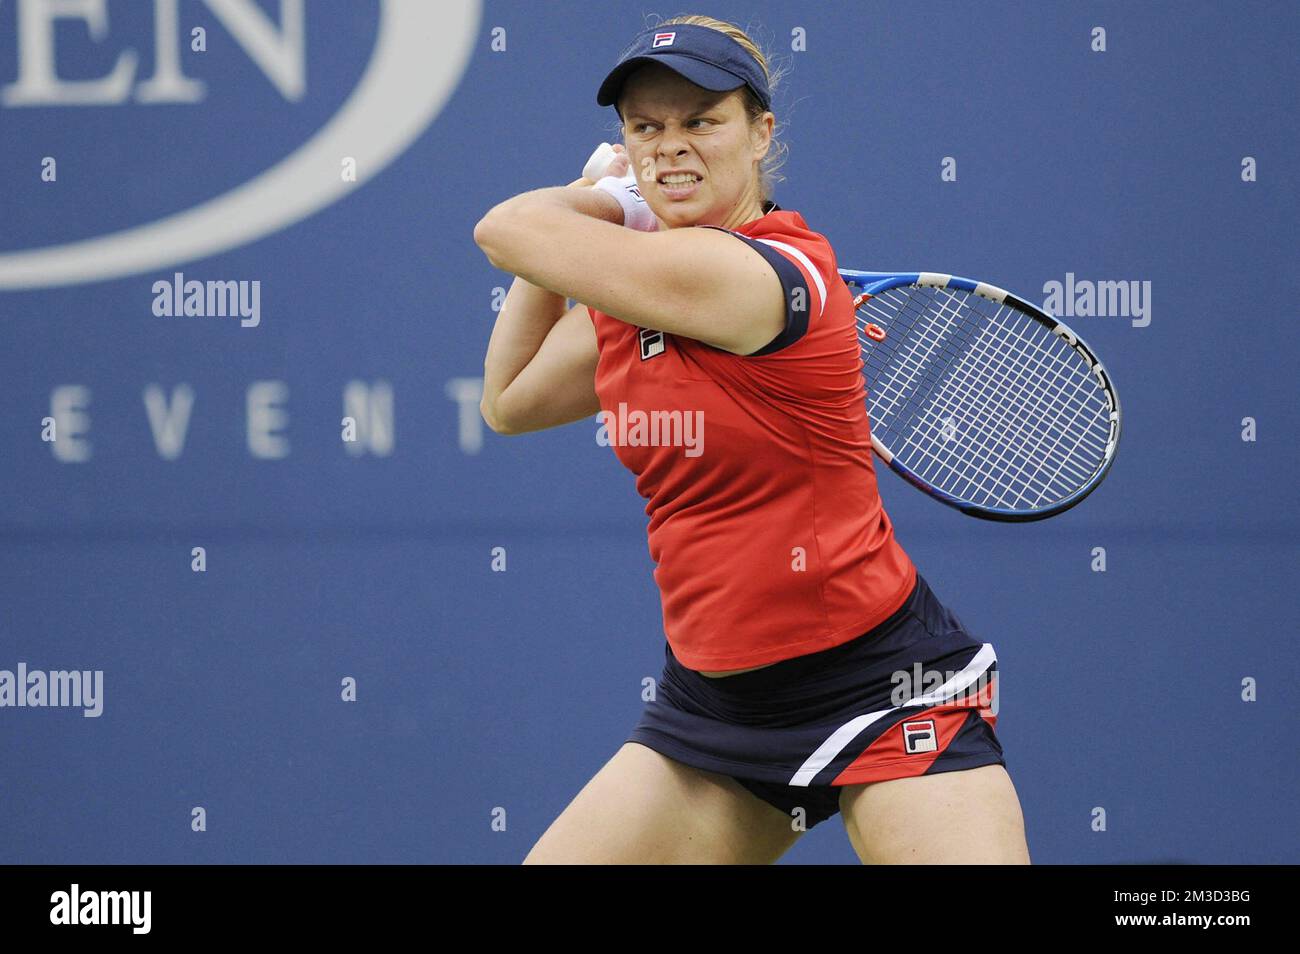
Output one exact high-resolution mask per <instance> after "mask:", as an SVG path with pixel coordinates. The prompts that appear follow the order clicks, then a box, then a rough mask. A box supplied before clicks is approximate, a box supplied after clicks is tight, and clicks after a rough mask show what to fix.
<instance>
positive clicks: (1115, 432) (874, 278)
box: [839, 268, 1120, 523]
mask: <svg viewBox="0 0 1300 954" xmlns="http://www.w3.org/2000/svg"><path fill="white" fill-rule="evenodd" d="M839 273H840V278H842V279H843V280H844V282H845V284H847V285H849V286H850V288H856V289H857V291H858V293H857V294H855V295H854V307H853V310H854V315H855V319H856V314H857V311H858V309H859V308H860V307H861V306H862V303H863V301H865V300H866V298H867V297H871V298H874V297H876V296H877V295H879V294H881V293H882V292H886V291H888V290H889V289H891V288H898V287H901V286H911V285H918V286H921V287H928V288H956V289H960V290H962V291H967V292H972V293H974V294H976V295H979V296H980V297H981V298H987V299H989V300H990V301H994V302H997V303H998V304H1001V305H1006V306H1008V307H1010V308H1014V309H1016V310H1017V311H1019V312H1022V313H1023V314H1025V315H1026V316H1028V317H1030V318H1032V319H1034V320H1035V321H1037V322H1039V323H1040V324H1042V325H1043V326H1045V327H1046V328H1047V330H1048V331H1050V332H1051V333H1052V334H1054V335H1056V336H1057V337H1059V338H1060V339H1062V340H1063V341H1065V342H1066V344H1068V345H1070V347H1071V348H1073V349H1074V350H1075V351H1076V352H1077V353H1078V354H1079V356H1080V357H1081V358H1082V359H1083V360H1084V362H1085V363H1086V364H1087V366H1088V368H1089V370H1090V371H1091V373H1092V375H1093V377H1095V378H1096V379H1097V383H1098V385H1099V386H1100V387H1101V389H1102V393H1103V394H1104V395H1105V397H1106V401H1107V404H1108V406H1109V419H1110V433H1109V435H1108V437H1107V440H1106V449H1105V452H1104V454H1103V456H1102V462H1101V464H1100V466H1098V468H1097V471H1096V472H1095V473H1094V474H1093V475H1092V477H1091V478H1089V480H1088V482H1087V483H1086V484H1084V485H1083V486H1082V487H1080V488H1079V489H1078V490H1076V491H1075V492H1074V493H1072V494H1070V495H1069V496H1067V497H1064V498H1062V499H1060V500H1058V501H1055V502H1054V503H1052V504H1051V505H1049V506H1046V507H1037V508H1034V509H1031V510H1019V509H1014V508H1007V507H989V506H985V505H982V504H976V503H973V502H971V501H969V500H964V499H962V498H960V497H956V496H954V495H952V494H950V493H948V492H947V491H944V490H941V489H939V488H938V487H935V486H933V485H931V484H930V483H929V482H927V481H926V480H924V479H923V478H922V477H921V476H920V475H918V474H917V473H916V472H915V471H913V470H912V469H911V468H909V467H908V466H907V465H906V464H904V463H902V461H900V460H898V459H897V458H896V457H895V455H894V454H893V453H892V452H891V451H890V450H889V448H887V447H885V445H884V444H882V443H881V442H880V440H879V438H877V437H876V433H875V429H874V428H873V429H872V431H871V446H872V448H873V449H874V450H875V452H876V454H878V455H879V456H880V459H881V460H883V461H884V462H885V463H886V464H888V465H889V467H890V469H891V470H893V471H894V472H895V473H896V474H898V475H899V476H900V477H902V478H903V479H904V480H906V481H907V482H908V483H910V484H911V485H912V486H914V487H916V488H917V489H918V490H921V491H924V492H925V493H927V494H929V495H930V496H931V497H934V498H935V499H936V500H938V501H939V502H941V503H944V504H947V505H948V506H950V507H955V508H956V509H958V510H960V511H961V512H962V513H965V514H969V515H970V516H972V517H980V518H982V519H985V520H997V521H1003V522H1012V523H1026V522H1029V521H1033V520H1043V519H1045V518H1047V517H1054V516H1056V515H1058V514H1061V513H1064V512H1065V511H1067V510H1069V509H1070V508H1071V507H1074V506H1075V505H1077V504H1078V503H1079V502H1080V501H1082V500H1083V499H1084V498H1085V497H1087V496H1088V495H1089V494H1090V493H1092V492H1093V491H1094V490H1096V489H1097V487H1098V485H1100V484H1101V482H1102V480H1104V479H1105V477H1106V475H1107V474H1108V473H1109V472H1110V467H1111V464H1112V463H1114V460H1115V452H1116V450H1117V449H1118V448H1119V434H1120V404H1119V394H1118V393H1117V392H1116V391H1115V385H1114V382H1113V381H1111V378H1110V374H1109V373H1108V372H1107V371H1106V369H1105V367H1104V366H1103V365H1102V363H1101V361H1100V360H1099V359H1098V357H1097V353H1096V352H1095V351H1093V350H1092V349H1091V348H1090V347H1088V345H1087V343H1086V342H1084V340H1083V339H1082V338H1080V337H1079V336H1078V335H1077V334H1075V332H1074V331H1073V330H1072V329H1071V328H1069V327H1068V326H1067V325H1066V324H1065V323H1064V322H1063V321H1061V320H1060V319H1058V318H1056V317H1055V316H1053V315H1051V314H1049V313H1047V312H1046V311H1044V310H1043V309H1042V308H1039V307H1038V306H1037V305H1035V304H1033V303H1032V302H1029V301H1026V300H1025V299H1023V298H1021V297H1020V296H1018V295H1013V294H1012V293H1011V292H1009V291H1006V290H1005V289H1003V288H999V287H998V286H996V285H990V284H988V283H987V282H977V281H974V280H972V279H969V278H962V277H961V276H959V275H947V274H944V273H942V272H867V271H861V270H860V269H855V268H841V269H839ZM855 323H856V321H855ZM858 340H859V345H860V346H861V345H862V344H863V335H862V332H861V330H860V329H859V331H858ZM867 383H868V386H869V385H870V382H867ZM867 411H868V414H867V417H868V420H869V419H870V416H871V415H870V404H869V403H868V406H867Z"/></svg>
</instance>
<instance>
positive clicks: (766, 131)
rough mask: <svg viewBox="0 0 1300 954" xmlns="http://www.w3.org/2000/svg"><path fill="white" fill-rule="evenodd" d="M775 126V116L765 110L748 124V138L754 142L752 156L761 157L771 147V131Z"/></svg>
mask: <svg viewBox="0 0 1300 954" xmlns="http://www.w3.org/2000/svg"><path fill="white" fill-rule="evenodd" d="M775 126H776V116H775V114H773V113H772V112H770V111H769V112H766V113H764V114H763V115H762V116H759V117H758V119H756V120H754V121H753V122H752V123H750V124H749V138H750V141H751V142H752V143H753V144H754V158H755V159H760V160H761V159H762V158H763V157H764V156H766V155H767V153H768V150H769V149H771V148H772V131H773V129H774V128H775Z"/></svg>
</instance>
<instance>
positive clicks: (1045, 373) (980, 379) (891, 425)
mask: <svg viewBox="0 0 1300 954" xmlns="http://www.w3.org/2000/svg"><path fill="white" fill-rule="evenodd" d="M840 276H841V277H842V278H843V279H844V280H845V281H846V282H847V283H848V284H849V286H850V289H852V290H854V291H856V292H859V293H858V294H856V295H855V297H854V307H855V308H856V309H857V325H858V341H859V343H860V345H861V347H862V360H863V362H864V364H865V367H864V369H863V375H864V376H865V377H866V383H867V411H868V415H869V417H870V420H871V443H872V445H873V446H874V447H875V450H876V453H877V454H879V455H880V457H881V459H883V460H884V461H885V462H886V463H887V464H889V466H890V467H891V468H893V469H894V471H895V472H897V473H898V474H899V475H900V476H902V477H903V478H904V479H905V480H907V481H908V482H909V483H911V484H913V485H915V486H916V487H919V488H920V489H921V490H924V491H925V492H926V493H928V494H930V495H931V496H932V497H934V498H936V499H937V500H940V501H942V502H943V503H946V504H948V505H949V506H952V507H956V508H957V509H959V510H961V511H963V512H964V513H968V514H970V515H971V516H975V517H984V518H986V519H990V520H1041V519H1042V518H1044V517H1052V516H1055V515H1056V514H1059V513H1063V512H1065V511H1066V510H1068V509H1070V508H1071V507H1073V506H1074V505H1075V504H1077V503H1078V502H1079V501H1081V500H1082V499H1083V498H1084V497H1086V496H1088V494H1090V493H1091V492H1092V491H1093V490H1095V489H1096V487H1097V485H1098V484H1100V483H1101V481H1102V480H1103V479H1104V478H1105V476H1106V473H1107V471H1109V470H1110V466H1111V464H1112V463H1113V462H1114V460H1115V449H1116V447H1117V446H1118V445H1119V422H1120V411H1119V396H1118V395H1117V394H1116V393H1115V387H1114V385H1113V384H1112V383H1111V380H1110V375H1109V374H1107V373H1106V370H1105V369H1104V368H1103V367H1102V365H1101V362H1100V361H1098V360H1097V356H1096V354H1095V353H1094V352H1093V351H1092V349H1091V348H1089V347H1088V346H1087V345H1086V344H1084V342H1083V341H1082V340H1081V339H1080V338H1079V336H1078V335H1076V334H1075V333H1074V332H1072V331H1071V330H1070V329H1069V328H1067V327H1066V326H1065V325H1064V324H1062V323H1061V322H1060V321H1058V320H1056V319H1055V318H1053V317H1052V316H1051V315H1049V314H1047V313H1046V312H1045V311H1043V310H1042V309H1041V308H1038V307H1036V306H1035V305H1032V304H1030V303H1029V302H1028V301H1025V300H1024V299H1022V298H1019V297H1017V296H1015V295H1012V294H1010V293H1009V292H1006V291H1003V290H1002V289H1000V288H996V287H994V286H992V285H988V284H985V283H983V282H974V281H971V280H970V279H967V278H958V277H956V276H954V275H940V274H934V273H930V272H922V273H910V274H893V273H883V272H862V271H856V270H853V269H840Z"/></svg>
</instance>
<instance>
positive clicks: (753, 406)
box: [587, 203, 916, 671]
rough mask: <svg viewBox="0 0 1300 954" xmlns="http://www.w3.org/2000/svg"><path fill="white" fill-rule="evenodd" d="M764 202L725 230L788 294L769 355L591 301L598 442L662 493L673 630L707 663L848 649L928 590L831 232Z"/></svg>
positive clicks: (663, 584)
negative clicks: (877, 418) (880, 475)
mask: <svg viewBox="0 0 1300 954" xmlns="http://www.w3.org/2000/svg"><path fill="white" fill-rule="evenodd" d="M766 208H767V209H768V210H769V211H767V212H766V214H765V215H763V216H762V217H761V218H758V219H755V220H754V221H752V222H748V223H746V224H744V225H742V226H740V227H739V228H738V229H732V230H723V231H730V232H731V234H732V235H734V236H736V238H737V240H739V241H743V242H745V243H747V244H748V245H749V246H750V247H752V248H753V249H755V250H756V251H757V252H758V253H759V254H761V255H762V256H763V257H764V259H765V260H767V261H768V263H770V264H771V266H772V268H773V269H774V270H775V271H776V273H777V275H778V276H779V277H780V279H781V284H782V287H783V288H784V289H785V292H786V304H787V313H786V326H785V329H784V330H783V331H782V332H781V333H780V334H779V335H778V336H777V337H776V338H775V339H774V340H773V341H772V342H771V343H769V344H768V345H766V346H765V347H763V348H761V349H759V350H758V351H755V352H753V353H752V354H749V355H738V354H733V353H732V352H729V351H723V350H721V349H718V348H714V347H712V346H710V345H707V344H704V343H703V342H700V341H696V340H695V339H693V338H685V337H681V336H679V335H672V334H667V333H665V332H661V331H654V330H651V329H643V328H638V327H635V326H633V325H630V324H628V323H626V322H623V321H620V320H619V319H617V318H615V317H613V316H611V315H607V314H605V313H604V312H601V311H597V310H595V309H592V308H590V307H588V309H587V310H588V312H589V313H590V315H591V318H592V321H593V322H594V324H595V327H596V338H597V343H598V346H599V349H600V359H599V362H598V364H597V366H596V394H597V395H598V397H599V398H600V406H601V409H602V410H601V414H600V420H601V430H600V432H599V434H600V437H601V438H602V440H606V441H608V443H609V444H610V445H611V446H612V447H613V448H614V453H615V454H616V455H617V456H618V459H619V460H620V461H621V462H622V463H623V465H624V466H626V467H627V468H628V469H629V470H631V471H632V473H633V474H635V475H636V489H637V492H638V493H640V494H641V496H642V497H645V498H646V501H647V503H646V508H645V512H646V515H647V516H648V517H649V518H650V521H649V525H648V527H647V532H648V536H649V547H650V557H651V559H653V560H654V562H655V564H656V568H655V573H654V575H655V581H656V583H657V584H658V586H659V592H660V597H661V600H662V605H663V621H664V632H665V634H666V636H667V638H668V643H669V645H670V647H671V648H672V651H673V654H674V655H675V656H676V657H677V658H678V660H680V661H681V663H682V665H684V666H686V667H688V668H691V669H697V670H700V669H702V670H705V671H711V670H719V671H722V670H728V669H746V668H749V667H751V666H761V665H763V664H765V663H773V662H779V661H781V660H783V659H789V658H791V657H794V656H802V655H805V654H807V653H813V652H818V651H820V650H823V649H829V648H831V647H832V646H837V645H839V644H840V643H844V642H847V641H848V640H850V639H853V638H854V637H855V636H859V635H861V634H862V633H864V632H866V631H867V630H869V629H871V628H872V627H874V626H876V625H877V624H879V623H880V622H882V621H883V620H885V619H886V618H887V617H888V616H890V615H891V614H892V613H893V612H894V611H895V610H897V609H898V608H899V607H900V606H901V605H902V604H903V602H904V600H906V598H907V596H908V594H909V593H910V592H911V590H912V586H913V584H914V583H915V574H916V568H915V566H914V565H913V564H912V561H911V560H910V558H909V557H908V555H907V553H905V552H904V550H903V548H902V547H901V546H900V545H899V543H898V541H897V540H896V539H895V537H894V531H893V525H892V523H891V522H890V520H889V517H888V515H887V514H886V513H885V509H884V506H883V505H882V503H881V500H880V495H879V493H878V492H877V489H876V475H875V469H874V466H873V462H872V452H871V440H870V432H869V430H868V427H869V425H868V421H867V412H866V403H865V400H866V394H865V390H864V387H865V382H864V380H863V377H862V367H863V364H862V356H861V351H860V349H859V345H858V338H857V330H856V326H855V324H854V309H853V301H852V295H851V293H850V291H849V288H848V286H847V285H846V284H845V283H844V281H843V280H842V279H841V278H840V277H839V275H838V273H837V271H836V269H837V265H836V260H835V253H834V251H833V250H832V249H831V245H830V243H829V242H828V241H827V240H826V238H825V236H823V235H820V234H818V233H817V232H813V231H812V230H811V229H809V228H808V224H807V223H806V222H805V221H804V220H803V216H801V215H800V214H799V213H798V212H794V211H789V210H783V209H781V208H780V206H777V205H775V204H774V203H769V204H768V205H767V206H766ZM699 227H701V228H718V226H699Z"/></svg>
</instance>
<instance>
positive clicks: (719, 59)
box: [596, 23, 772, 115]
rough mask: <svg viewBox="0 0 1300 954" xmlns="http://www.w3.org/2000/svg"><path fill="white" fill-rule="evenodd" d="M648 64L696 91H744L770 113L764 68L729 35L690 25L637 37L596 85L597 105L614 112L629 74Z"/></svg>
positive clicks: (665, 27) (669, 26)
mask: <svg viewBox="0 0 1300 954" xmlns="http://www.w3.org/2000/svg"><path fill="white" fill-rule="evenodd" d="M646 63H661V64H663V65H664V66H666V67H668V68H669V69H670V70H673V71H674V72H676V73H679V74H680V75H682V76H684V77H686V78H687V79H688V80H690V81H691V82H692V83H694V84H695V85H696V86H702V87H704V88H705V89H711V90H714V91H716V92H722V91H724V90H729V89H739V88H740V87H741V86H748V87H749V88H750V89H752V90H753V91H754V95H755V96H757V97H758V101H759V102H760V103H762V104H763V108H764V109H769V108H771V104H772V93H771V91H770V90H769V89H768V86H767V75H766V74H765V73H764V72H763V67H761V66H759V65H758V62H757V61H756V60H755V59H754V58H753V57H752V56H750V55H749V53H747V52H746V51H745V48H744V47H743V46H741V45H740V44H739V43H737V42H736V41H735V40H733V39H732V38H731V37H729V36H727V34H725V33H723V32H721V31H719V30H715V29H713V28H712V27H706V26H698V25H696V24H694V23H673V24H664V25H663V26H657V27H651V28H650V29H648V30H645V31H644V32H642V33H639V34H637V37H636V39H635V40H634V41H632V45H631V46H629V47H628V48H627V50H625V51H624V53H623V55H622V56H621V57H619V60H618V65H617V66H615V67H614V68H613V69H612V70H611V71H610V73H609V75H608V76H606V77H605V81H604V82H603V83H601V84H600V90H599V91H598V92H597V93H596V103H597V104H598V105H600V106H614V107H615V108H616V109H617V104H618V96H619V93H620V91H621V90H622V89H623V82H624V81H625V80H626V79H627V77H628V74H629V73H631V72H632V71H633V70H635V69H637V68H638V67H640V66H643V65H645V64H646ZM620 115H622V114H621V113H620Z"/></svg>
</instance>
